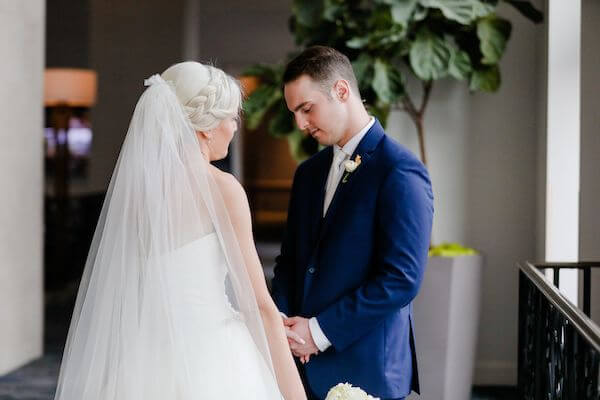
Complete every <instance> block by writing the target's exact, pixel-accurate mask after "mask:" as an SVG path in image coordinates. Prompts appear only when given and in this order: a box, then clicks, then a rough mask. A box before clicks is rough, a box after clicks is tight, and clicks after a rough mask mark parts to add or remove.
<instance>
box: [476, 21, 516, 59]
mask: <svg viewBox="0 0 600 400" xmlns="http://www.w3.org/2000/svg"><path fill="white" fill-rule="evenodd" d="M510 32H511V24H510V22H508V21H507V20H505V19H502V18H498V17H486V18H482V19H480V20H479V21H478V22H477V37H478V38H479V43H480V44H479V48H480V50H481V54H483V58H482V59H481V62H482V63H483V64H486V65H493V64H497V63H498V62H499V61H500V58H502V54H504V50H505V49H506V42H507V41H508V39H509V37H510Z"/></svg>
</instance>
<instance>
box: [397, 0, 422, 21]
mask: <svg viewBox="0 0 600 400" xmlns="http://www.w3.org/2000/svg"><path fill="white" fill-rule="evenodd" d="M418 1H419V0H398V1H396V2H394V3H393V5H392V10H391V11H392V19H393V20H394V22H395V23H397V24H400V25H402V26H404V27H406V26H408V22H409V20H410V17H411V16H412V15H413V13H414V12H415V9H416V7H417V3H418Z"/></svg>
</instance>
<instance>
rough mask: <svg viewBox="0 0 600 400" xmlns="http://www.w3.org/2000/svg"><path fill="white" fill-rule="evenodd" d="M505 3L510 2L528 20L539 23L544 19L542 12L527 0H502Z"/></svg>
mask: <svg viewBox="0 0 600 400" xmlns="http://www.w3.org/2000/svg"><path fill="white" fill-rule="evenodd" d="M504 1H505V2H506V3H508V4H510V5H511V6H513V7H514V8H516V9H517V10H518V11H519V12H520V13H521V14H522V15H523V16H524V17H525V18H527V19H529V20H530V21H533V22H535V23H536V24H539V23H540V22H543V21H544V14H543V13H542V12H541V11H540V10H538V9H537V8H535V7H534V6H533V4H531V2H529V1H520V0H504Z"/></svg>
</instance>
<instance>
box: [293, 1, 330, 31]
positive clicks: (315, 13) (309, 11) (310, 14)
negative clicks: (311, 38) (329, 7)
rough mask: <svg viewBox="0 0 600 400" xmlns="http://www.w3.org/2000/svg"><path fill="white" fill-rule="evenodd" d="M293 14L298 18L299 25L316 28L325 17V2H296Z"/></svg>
mask: <svg viewBox="0 0 600 400" xmlns="http://www.w3.org/2000/svg"><path fill="white" fill-rule="evenodd" d="M292 13H293V14H294V15H295V16H296V20H297V22H298V23H299V24H302V25H304V26H308V27H315V26H317V25H318V23H319V22H320V21H321V17H322V16H323V0H311V1H302V0H294V3H293V4H292Z"/></svg>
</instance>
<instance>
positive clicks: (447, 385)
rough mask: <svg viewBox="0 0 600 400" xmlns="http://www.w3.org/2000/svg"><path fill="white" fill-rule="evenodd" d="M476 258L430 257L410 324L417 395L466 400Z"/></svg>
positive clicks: (477, 284)
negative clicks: (418, 393) (417, 367)
mask: <svg viewBox="0 0 600 400" xmlns="http://www.w3.org/2000/svg"><path fill="white" fill-rule="evenodd" d="M482 264H483V258H482V257H481V256H480V255H471V256H458V257H430V258H429V262H428V265H427V270H426V272H425V277H424V278H423V284H422V286H421V290H420V291H419V294H418V295H417V297H416V298H415V300H414V302H413V321H414V329H415V341H416V348H417V362H418V366H419V379H420V383H421V385H420V386H421V396H416V395H415V394H414V393H413V394H412V395H411V396H409V397H408V399H415V400H417V399H418V400H470V399H471V386H472V382H473V370H474V365H475V351H476V348H477V330H478V325H479V308H480V296H481V292H480V288H481V269H482Z"/></svg>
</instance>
